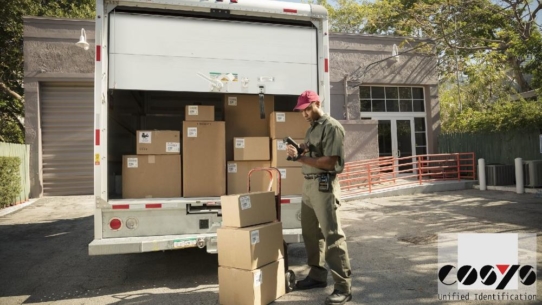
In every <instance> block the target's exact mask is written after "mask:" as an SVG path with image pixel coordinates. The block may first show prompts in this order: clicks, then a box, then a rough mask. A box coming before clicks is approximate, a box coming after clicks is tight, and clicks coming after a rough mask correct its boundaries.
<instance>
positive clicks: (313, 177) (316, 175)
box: [303, 173, 335, 179]
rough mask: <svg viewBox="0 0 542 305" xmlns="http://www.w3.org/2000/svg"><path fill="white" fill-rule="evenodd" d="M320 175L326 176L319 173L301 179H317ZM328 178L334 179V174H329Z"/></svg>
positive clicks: (306, 175)
mask: <svg viewBox="0 0 542 305" xmlns="http://www.w3.org/2000/svg"><path fill="white" fill-rule="evenodd" d="M322 174H326V173H320V174H304V175H303V177H305V179H317V178H319V177H320V176H321V175H322ZM329 177H330V178H334V177H335V174H329Z"/></svg>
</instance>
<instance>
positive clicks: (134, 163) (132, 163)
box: [126, 158, 137, 168]
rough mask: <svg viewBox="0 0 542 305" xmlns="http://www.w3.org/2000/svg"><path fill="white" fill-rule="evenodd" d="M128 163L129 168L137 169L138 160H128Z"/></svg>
mask: <svg viewBox="0 0 542 305" xmlns="http://www.w3.org/2000/svg"><path fill="white" fill-rule="evenodd" d="M126 163H127V166H128V168H137V158H127V160H126Z"/></svg>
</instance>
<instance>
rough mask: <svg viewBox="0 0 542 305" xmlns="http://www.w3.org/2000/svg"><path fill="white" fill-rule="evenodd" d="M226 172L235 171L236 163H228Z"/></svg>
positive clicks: (233, 172)
mask: <svg viewBox="0 0 542 305" xmlns="http://www.w3.org/2000/svg"><path fill="white" fill-rule="evenodd" d="M228 173H232V174H235V173H237V163H230V164H228Z"/></svg>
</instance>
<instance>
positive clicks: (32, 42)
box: [23, 17, 95, 198]
mask: <svg viewBox="0 0 542 305" xmlns="http://www.w3.org/2000/svg"><path fill="white" fill-rule="evenodd" d="M81 28H84V29H85V31H86V34H87V42H88V43H89V44H90V48H89V50H88V51H84V50H83V49H81V48H79V47H77V46H76V45H75V43H76V42H77V41H79V36H80V35H81ZM23 48H24V94H25V130H26V144H30V185H31V188H30V195H31V197H33V198H36V197H39V196H41V195H42V189H43V187H42V186H43V177H42V155H41V122H40V102H39V101H40V92H39V88H40V84H44V83H81V82H83V83H89V82H90V83H92V82H93V80H94V54H95V52H94V21H88V20H74V19H52V18H38V17H25V18H24V45H23Z"/></svg>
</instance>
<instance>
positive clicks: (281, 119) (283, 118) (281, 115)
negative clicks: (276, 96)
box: [275, 112, 286, 122]
mask: <svg viewBox="0 0 542 305" xmlns="http://www.w3.org/2000/svg"><path fill="white" fill-rule="evenodd" d="M275 117H276V120H277V122H286V113H284V112H277V113H276V114H275Z"/></svg>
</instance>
